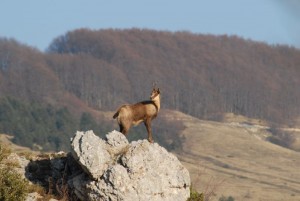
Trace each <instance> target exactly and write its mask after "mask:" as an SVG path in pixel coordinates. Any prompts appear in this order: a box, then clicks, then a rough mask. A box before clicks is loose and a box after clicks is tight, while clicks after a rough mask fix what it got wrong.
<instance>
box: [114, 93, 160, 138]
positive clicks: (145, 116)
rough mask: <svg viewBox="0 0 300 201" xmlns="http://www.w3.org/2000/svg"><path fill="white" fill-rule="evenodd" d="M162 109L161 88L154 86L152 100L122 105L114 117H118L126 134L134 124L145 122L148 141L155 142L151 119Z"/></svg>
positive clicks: (122, 130) (121, 128) (121, 129)
mask: <svg viewBox="0 0 300 201" xmlns="http://www.w3.org/2000/svg"><path fill="white" fill-rule="evenodd" d="M159 110H160V91H159V88H157V89H156V88H153V90H152V93H151V96H150V100H147V101H142V102H139V103H136V104H133V105H122V106H121V107H120V108H119V109H118V110H117V112H116V113H115V114H114V116H113V118H114V119H115V118H117V121H118V124H119V127H120V132H121V133H123V134H124V135H127V134H128V131H129V129H130V128H131V127H132V126H133V125H138V124H139V123H141V122H144V124H145V126H146V129H147V132H148V141H149V142H151V143H152V142H153V138H152V131H151V121H152V119H154V118H155V117H156V116H157V114H158V112H159Z"/></svg>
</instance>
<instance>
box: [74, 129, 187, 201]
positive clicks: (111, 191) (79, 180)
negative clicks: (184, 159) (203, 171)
mask: <svg viewBox="0 0 300 201" xmlns="http://www.w3.org/2000/svg"><path fill="white" fill-rule="evenodd" d="M72 153H73V156H74V158H75V159H76V160H77V161H78V163H79V164H80V166H81V167H82V169H83V170H84V172H85V173H86V174H84V173H83V174H80V175H77V176H76V177H73V178H72V179H70V180H69V185H70V186H72V187H73V188H74V192H75V194H76V195H77V197H78V198H79V199H81V200H113V201H114V200H118V201H121V200H122V201H131V200H153V201H160V200H170V201H171V200H172V201H176V200H178V201H184V200H187V198H188V197H189V195H190V190H189V188H190V177H189V172H188V171H187V169H186V168H184V167H183V165H182V164H181V163H180V162H179V160H178V159H177V157H175V156H174V155H173V154H171V153H169V152H168V151H167V150H166V149H164V148H163V147H161V146H159V145H158V144H157V143H154V144H151V143H149V142H148V141H147V140H139V141H135V142H132V143H130V144H129V143H128V141H127V139H126V137H125V136H124V135H123V134H122V133H119V132H118V131H113V132H111V133H109V134H108V135H107V136H106V139H105V140H103V139H100V138H99V137H97V136H95V135H94V134H93V132H92V131H88V132H85V133H84V132H77V133H76V135H75V137H74V138H73V140H72Z"/></svg>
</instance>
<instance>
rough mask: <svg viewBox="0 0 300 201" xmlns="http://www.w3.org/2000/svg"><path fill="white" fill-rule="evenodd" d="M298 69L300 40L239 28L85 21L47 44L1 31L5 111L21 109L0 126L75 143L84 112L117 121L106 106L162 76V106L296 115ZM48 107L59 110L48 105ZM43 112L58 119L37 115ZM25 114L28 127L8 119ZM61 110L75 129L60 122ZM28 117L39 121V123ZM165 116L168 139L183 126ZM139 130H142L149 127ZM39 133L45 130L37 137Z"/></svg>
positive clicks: (217, 113) (286, 119)
mask: <svg viewBox="0 0 300 201" xmlns="http://www.w3.org/2000/svg"><path fill="white" fill-rule="evenodd" d="M299 77H300V51H299V50H298V49H295V48H293V47H288V46H269V45H266V44H264V43H259V42H254V41H250V40H244V39H242V38H239V37H236V36H226V35H223V36H213V35H201V34H192V33H189V32H175V33H173V32H165V31H152V30H140V29H129V30H114V29H108V30H98V31H92V30H88V29H79V30H75V31H71V32H68V33H66V34H64V35H62V36H59V37H57V38H56V39H54V40H53V42H52V43H51V44H50V45H49V48H48V50H47V51H46V52H45V53H43V52H40V51H38V50H36V49H34V48H32V47H28V46H26V45H23V44H20V43H19V42H17V41H15V40H12V39H6V38H0V101H2V102H1V105H2V110H3V108H6V107H8V106H9V107H8V108H12V111H8V112H7V111H6V113H3V114H6V116H4V117H3V114H2V119H1V121H0V128H1V130H0V132H12V134H14V135H16V136H20V137H17V138H16V139H15V140H16V141H17V142H19V143H20V144H22V143H23V144H26V145H30V143H31V145H30V146H32V144H33V143H36V144H39V145H42V146H45V147H46V148H49V149H50V147H52V148H53V147H54V148H53V149H60V148H65V147H64V146H66V145H63V144H64V143H61V142H60V141H59V140H61V141H63V142H66V141H67V139H68V138H69V136H67V137H65V138H64V137H62V135H63V134H65V135H66V133H68V134H69V133H72V134H73V132H72V131H73V130H75V129H74V128H76V129H80V128H82V127H80V122H81V118H83V117H84V116H83V114H85V117H84V118H87V119H88V120H87V121H90V122H94V123H91V124H93V125H94V126H95V124H97V125H98V126H100V127H97V129H98V130H101V129H102V130H105V129H103V127H106V128H112V125H111V124H112V123H111V122H112V120H111V119H109V120H108V119H106V118H107V117H106V116H103V115H101V111H113V110H115V109H116V108H117V107H119V106H120V105H121V104H124V103H126V102H128V103H132V102H136V101H139V100H144V99H148V97H149V93H150V91H151V87H152V84H153V82H156V83H157V85H158V86H159V87H160V89H161V91H162V108H163V109H174V110H179V111H182V112H184V113H187V114H190V115H193V116H195V117H198V118H203V119H214V120H222V115H223V114H224V113H225V112H233V113H236V114H242V115H245V116H248V117H254V118H260V119H265V120H267V121H271V122H275V123H289V124H292V123H293V122H294V121H295V119H296V118H298V117H299V114H300V90H299V86H300V79H299ZM8 97H10V98H8ZM14 101H16V102H14ZM37 103H38V106H37V105H36V104H37ZM14 104H17V105H18V104H20V105H22V107H24V108H25V109H24V111H26V112H24V111H23V113H18V112H17V111H22V110H23V109H20V108H18V107H17V109H16V108H15V109H14V107H13V106H12V105H14ZM22 107H21V108H22ZM49 107H50V108H52V109H50V110H49V111H52V113H48V112H47V111H48V109H49ZM36 110H37V111H36ZM36 112H37V114H38V116H44V117H45V119H47V120H46V121H45V122H44V123H47V122H48V123H49V125H50V124H51V126H49V125H45V124H44V123H43V121H38V120H37V119H35V117H34V116H33V114H34V113H36ZM9 115H12V116H10V117H9ZM60 115H62V116H60ZM86 115H90V116H86ZM17 116H19V117H18V118H21V117H22V118H24V119H26V118H29V119H30V120H22V121H21V122H23V123H22V126H21V127H22V128H20V129H19V128H16V129H15V130H14V131H13V130H9V129H10V128H12V127H13V126H14V125H13V123H11V124H10V126H8V125H9V124H8V123H9V122H8V119H10V120H9V121H10V122H15V123H16V122H20V121H19V120H18V121H16V120H14V119H15V118H17ZM64 118H65V119H64ZM58 119H61V120H62V121H63V122H64V124H65V125H66V127H65V129H66V130H60V128H59V127H57V126H58V125H59V124H57V125H56V124H55V122H56V121H57V120H58ZM106 120H108V121H106ZM5 121H6V122H5ZM27 121H31V122H34V123H31V124H29V125H31V126H33V124H37V125H36V126H37V127H40V128H34V129H33V130H35V131H36V132H33V131H31V130H30V129H31V128H30V126H28V125H27ZM4 122H5V123H4ZM17 124H19V123H16V125H17ZM159 124H160V125H159V127H157V128H156V129H157V130H159V132H161V133H164V134H163V136H160V137H159V138H160V139H159V140H161V141H164V140H166V139H167V138H170V132H175V133H176V129H173V130H172V129H170V128H172V125H170V122H167V121H162V122H159ZM16 125H15V127H16ZM19 125H20V124H19ZM25 125H26V126H25ZM105 125H107V126H105ZM154 126H155V125H154ZM88 127H93V126H91V125H89V126H87V127H85V128H88ZM4 128H5V129H4ZM46 128H47V129H48V128H51V129H48V130H47V129H46ZM174 128H176V126H174ZM18 129H19V130H21V131H22V132H20V133H23V136H22V137H21V135H17V133H18V131H17V130H18ZM140 129H141V130H136V134H139V133H144V132H145V131H144V130H142V129H143V128H140ZM28 132H29V133H30V132H31V134H28ZM177 132H178V131H177ZM54 133H56V134H54ZM104 134H105V133H104ZM27 135H30V136H32V137H28V138H26V136H27ZM39 135H40V136H43V137H41V138H39V139H35V138H34V137H33V136H39ZM46 136H47V137H46ZM49 136H54V137H52V138H53V139H52V138H51V137H49ZM26 140H27V141H26ZM174 140H175V139H174ZM175 141H176V140H175ZM47 143H48V144H50V145H49V146H48V145H47ZM178 143H179V142H175V144H176V146H177V145H178ZM175 144H174V143H173V144H172V145H170V146H175Z"/></svg>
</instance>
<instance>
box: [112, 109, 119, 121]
mask: <svg viewBox="0 0 300 201" xmlns="http://www.w3.org/2000/svg"><path fill="white" fill-rule="evenodd" d="M119 112H120V110H118V111H117V112H116V113H115V114H114V116H113V118H114V119H115V118H117V117H118V116H119Z"/></svg>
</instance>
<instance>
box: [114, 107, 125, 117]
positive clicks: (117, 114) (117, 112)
mask: <svg viewBox="0 0 300 201" xmlns="http://www.w3.org/2000/svg"><path fill="white" fill-rule="evenodd" d="M123 106H124V105H122V106H121V107H119V108H118V110H117V111H116V113H115V114H114V116H113V118H114V119H115V118H117V117H118V116H119V113H120V111H121V108H122V107H123Z"/></svg>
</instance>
